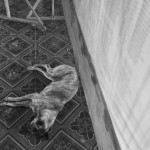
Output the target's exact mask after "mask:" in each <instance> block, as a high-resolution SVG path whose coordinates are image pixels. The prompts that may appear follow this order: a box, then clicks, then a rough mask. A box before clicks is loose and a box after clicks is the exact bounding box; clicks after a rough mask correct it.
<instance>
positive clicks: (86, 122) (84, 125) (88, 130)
mask: <svg viewBox="0 0 150 150" xmlns="http://www.w3.org/2000/svg"><path fill="white" fill-rule="evenodd" d="M70 128H71V130H74V131H76V133H77V134H79V135H80V136H82V137H83V139H84V140H86V141H88V140H92V139H93V138H94V131H93V127H92V122H91V119H90V116H89V113H88V112H87V111H82V112H80V114H79V116H77V117H76V118H75V119H74V121H73V122H71V123H70Z"/></svg>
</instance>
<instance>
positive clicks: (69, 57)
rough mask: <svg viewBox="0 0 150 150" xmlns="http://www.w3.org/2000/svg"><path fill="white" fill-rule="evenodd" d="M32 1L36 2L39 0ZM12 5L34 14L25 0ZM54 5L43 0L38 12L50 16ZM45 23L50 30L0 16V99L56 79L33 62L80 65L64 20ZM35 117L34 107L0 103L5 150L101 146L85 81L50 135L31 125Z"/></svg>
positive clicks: (58, 11)
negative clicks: (88, 105) (91, 112)
mask: <svg viewBox="0 0 150 150" xmlns="http://www.w3.org/2000/svg"><path fill="white" fill-rule="evenodd" d="M29 2H30V3H31V5H33V4H34V3H35V2H36V0H29ZM9 3H10V9H11V12H12V14H11V15H12V16H15V17H25V16H26V15H27V14H28V13H29V8H28V6H27V5H26V3H25V0H9ZM51 5H52V0H44V1H42V2H41V3H40V4H39V5H38V7H37V9H36V10H35V11H36V12H37V13H38V15H39V16H41V17H46V16H50V15H51V13H52V12H51ZM3 7H4V4H2V5H1V3H0V12H1V14H4V13H6V12H5V10H4V8H3ZM55 15H57V16H63V9H62V6H61V1H60V0H55ZM32 16H34V15H32ZM44 25H45V26H46V28H47V30H46V33H43V32H41V31H40V30H39V29H37V28H36V27H34V26H31V25H29V24H26V23H20V22H16V21H15V22H14V21H6V20H0V27H1V28H0V101H3V100H4V98H5V97H7V96H14V97H16V96H22V95H26V94H29V93H34V92H41V91H42V90H43V89H44V88H45V87H46V86H47V85H48V84H50V83H51V81H50V80H48V79H46V78H45V77H44V76H43V75H42V74H41V73H39V72H38V71H28V70H27V67H28V66H30V65H33V64H39V63H48V64H50V66H51V67H52V68H54V67H56V66H59V65H61V64H68V65H71V66H75V67H76V66H77V65H76V59H75V56H74V52H73V49H72V46H71V42H70V37H69V34H68V30H67V26H66V23H65V20H45V21H44ZM79 79H80V78H79ZM34 117H35V115H34V114H33V112H32V111H31V109H29V108H24V107H10V106H3V107H2V106H1V107H0V140H1V141H0V150H1V149H2V150H3V149H12V150H22V149H25V150H31V149H36V150H97V147H96V140H95V136H94V132H93V127H92V122H91V120H90V116H89V113H88V108H87V104H86V99H85V96H84V90H83V87H82V83H81V81H80V86H79V88H78V92H77V94H76V95H75V96H74V97H73V98H72V100H70V101H69V102H68V103H66V104H65V106H64V108H63V109H62V110H61V112H60V113H59V114H58V116H57V118H56V121H55V123H54V125H53V126H52V127H51V128H50V130H49V132H48V134H43V135H41V136H39V134H37V133H36V132H34V131H33V130H31V129H30V123H31V121H32V120H33V119H34ZM106 118H107V117H106ZM2 130H4V132H3V134H1V131H2ZM10 135H11V136H10Z"/></svg>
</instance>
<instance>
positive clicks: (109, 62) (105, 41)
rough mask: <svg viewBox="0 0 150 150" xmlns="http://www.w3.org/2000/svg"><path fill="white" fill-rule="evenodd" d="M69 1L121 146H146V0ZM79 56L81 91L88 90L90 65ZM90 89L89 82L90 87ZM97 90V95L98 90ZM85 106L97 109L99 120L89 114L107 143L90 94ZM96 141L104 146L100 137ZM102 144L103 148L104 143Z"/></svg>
mask: <svg viewBox="0 0 150 150" xmlns="http://www.w3.org/2000/svg"><path fill="white" fill-rule="evenodd" d="M73 1H74V5H75V11H76V14H77V17H78V20H79V23H80V26H81V30H82V32H83V35H84V38H85V42H86V45H87V51H88V52H89V54H90V57H89V58H90V59H91V62H93V66H94V68H95V73H96V74H97V78H98V82H99V83H100V86H101V88H102V93H103V95H104V98H105V101H106V103H107V106H108V108H109V112H110V115H111V118H112V121H113V125H114V128H115V131H116V134H117V138H118V140H119V143H120V146H121V149H122V150H142V149H144V150H148V149H149V147H150V143H149V142H148V141H149V139H150V133H149V127H150V121H149V118H150V110H149V105H150V104H149V102H150V101H149V99H150V92H149V91H150V80H149V79H150V34H149V33H150V9H149V8H150V1H149V0H132V1H131V0H73ZM74 34H75V32H74ZM80 40H81V39H80ZM79 49H80V47H79ZM77 51H80V50H77ZM88 52H84V53H86V54H87V53H88ZM78 53H79V52H78ZM81 57H82V56H78V59H79V68H80V72H81V76H82V79H83V83H84V86H85V89H86V91H88V87H87V83H86V82H88V81H87V78H86V77H85V76H88V75H87V74H89V70H88V69H89V68H88V66H86V65H85V64H86V61H88V60H85V59H84V58H82V59H83V60H82V59H81ZM90 59H89V60H90ZM87 63H88V62H87ZM83 64H84V65H83ZM82 65H83V66H84V68H83V66H82ZM83 72H85V73H83ZM89 78H90V77H89ZM91 87H92V85H90V83H89V88H91ZM97 93H99V94H100V95H101V91H100V92H97ZM90 94H91V93H90V92H89V93H87V97H90ZM92 96H93V95H92ZM92 96H91V97H92ZM88 106H89V108H90V111H91V116H92V115H94V114H93V113H95V111H96V110H97V111H99V112H100V113H99V114H100V117H99V120H97V121H96V117H95V119H94V117H93V120H94V121H95V122H94V127H95V131H96V132H99V131H98V128H99V130H101V128H103V129H102V130H103V131H101V132H103V134H104V137H103V138H104V139H105V140H108V141H109V142H110V143H111V140H110V139H109V137H108V136H107V134H106V133H105V129H104V126H103V123H102V122H103V121H102V120H101V119H102V118H101V115H102V114H103V107H102V103H101V104H98V101H97V100H96V99H94V98H91V101H90V100H89V101H88ZM98 107H99V108H98ZM93 109H95V110H93ZM97 114H98V113H97ZM100 123H102V124H100ZM96 127H97V128H96ZM106 128H107V127H106ZM99 136H101V134H100V132H99V135H98V133H97V138H99ZM101 140H102V139H101ZM101 142H102V143H103V144H104V141H101ZM104 145H105V144H104ZM104 147H105V148H104V149H107V148H106V145H105V146H104ZM109 149H111V148H110V147H109V146H108V149H107V150H109Z"/></svg>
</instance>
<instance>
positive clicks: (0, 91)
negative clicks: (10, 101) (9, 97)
mask: <svg viewBox="0 0 150 150" xmlns="http://www.w3.org/2000/svg"><path fill="white" fill-rule="evenodd" d="M4 90H5V89H4V88H3V87H2V86H0V94H2V93H3V92H4Z"/></svg>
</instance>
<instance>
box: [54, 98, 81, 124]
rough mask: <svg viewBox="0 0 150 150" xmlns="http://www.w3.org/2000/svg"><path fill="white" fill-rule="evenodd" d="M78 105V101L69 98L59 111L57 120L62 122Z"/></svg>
mask: <svg viewBox="0 0 150 150" xmlns="http://www.w3.org/2000/svg"><path fill="white" fill-rule="evenodd" d="M78 106H79V103H77V102H76V101H75V100H73V99H72V100H70V101H69V102H68V103H66V104H65V106H64V108H63V109H62V110H61V111H60V112H59V114H58V116H57V119H56V120H57V121H58V122H59V123H60V124H62V123H63V122H64V121H65V119H67V117H69V116H70V114H71V113H73V111H74V110H76V109H77V107H78Z"/></svg>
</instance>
